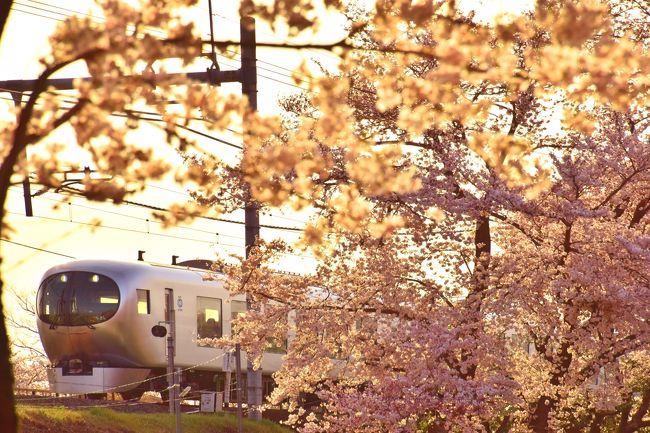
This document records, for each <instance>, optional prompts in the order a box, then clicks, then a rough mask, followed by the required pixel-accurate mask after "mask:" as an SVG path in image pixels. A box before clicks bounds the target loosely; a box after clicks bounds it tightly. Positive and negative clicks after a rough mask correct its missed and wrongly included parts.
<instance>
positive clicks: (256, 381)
mask: <svg viewBox="0 0 650 433" xmlns="http://www.w3.org/2000/svg"><path fill="white" fill-rule="evenodd" d="M239 31H240V35H241V53H242V54H241V71H242V93H243V94H244V95H246V96H247V97H248V105H249V108H250V110H251V111H257V64H256V47H255V45H256V42H255V19H254V18H252V17H243V18H242V19H241V20H240V22H239ZM245 128H246V126H245ZM244 132H245V131H244ZM249 193H250V191H249ZM244 225H245V229H246V234H245V237H246V239H245V241H246V257H247V258H248V256H249V254H250V250H251V248H252V247H253V245H255V241H256V240H257V239H258V238H259V236H260V215H259V205H258V204H257V203H256V202H255V201H254V200H253V199H252V197H249V198H248V199H247V200H246V204H245V207H244ZM246 306H247V308H248V309H250V307H251V299H250V297H248V296H247V298H246ZM247 360H248V362H247V364H246V370H247V371H246V378H247V381H246V385H247V391H248V392H247V400H248V417H249V418H250V419H255V420H260V419H262V412H261V411H260V406H261V405H262V370H261V369H257V370H256V369H255V368H254V367H253V363H252V362H251V361H250V359H248V357H247Z"/></svg>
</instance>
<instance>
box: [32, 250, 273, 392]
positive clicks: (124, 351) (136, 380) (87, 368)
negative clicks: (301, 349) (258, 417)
mask: <svg viewBox="0 0 650 433" xmlns="http://www.w3.org/2000/svg"><path fill="white" fill-rule="evenodd" d="M172 262H173V264H169V265H168V264H156V263H150V262H145V261H143V260H138V261H132V262H126V261H113V260H75V261H71V262H68V263H65V264H61V265H58V266H54V267H52V268H50V269H49V270H47V271H46V272H45V274H44V275H43V277H42V279H41V282H40V284H39V288H38V293H37V301H36V309H37V326H38V332H39V335H40V339H41V342H42V344H43V348H44V350H45V353H46V354H47V356H48V358H49V361H50V367H48V370H47V377H48V381H49V384H50V389H51V390H52V391H54V392H57V393H61V394H89V395H103V394H106V393H121V394H122V395H123V397H125V398H129V399H131V398H137V397H138V396H139V395H141V394H142V393H143V392H144V391H158V392H162V393H164V392H165V390H166V389H168V382H167V377H166V373H167V350H168V349H167V344H168V341H167V338H159V337H160V335H158V336H156V335H154V333H155V331H154V332H152V330H154V328H155V329H157V330H158V331H160V330H161V328H160V327H161V326H165V327H166V329H168V328H170V325H169V323H170V320H169V319H170V318H169V317H168V316H169V315H170V314H173V317H174V323H175V345H176V349H175V353H174V365H175V367H177V368H180V369H181V371H182V375H181V386H182V387H185V386H190V387H191V388H192V389H193V390H210V391H216V392H219V391H220V392H225V393H229V394H228V395H233V396H234V394H232V389H233V388H234V387H236V386H237V385H236V383H234V381H233V382H231V381H230V380H226V373H228V372H229V371H230V370H231V369H232V365H230V366H229V365H227V364H228V363H224V360H223V359H224V357H226V356H228V355H227V354H226V352H225V351H224V349H220V348H215V347H213V346H211V345H207V344H204V341H205V340H202V339H205V338H219V337H222V336H229V335H231V334H232V332H233V329H232V321H233V319H234V318H235V317H236V316H237V315H238V314H241V313H242V312H244V311H246V299H245V297H244V295H235V296H230V294H229V293H228V291H227V290H226V288H225V284H224V283H225V276H224V275H222V274H219V273H215V272H212V271H210V270H208V268H209V261H205V260H194V261H189V262H182V263H178V264H176V263H175V262H176V260H175V259H174V260H173V261H172ZM208 277H209V278H208ZM170 302H173V310H174V311H173V313H170V310H171V308H170V305H169V303H170ZM163 331H165V330H163ZM284 350H285V349H284V348H283V347H282V344H279V345H270V346H269V350H268V351H267V352H265V353H264V355H263V357H262V362H261V369H262V389H263V395H268V394H269V393H270V392H271V391H272V390H273V387H274V386H275V384H274V382H273V378H272V374H273V373H274V372H275V371H277V370H278V369H279V368H280V366H281V363H282V357H283V352H284ZM229 359H230V358H229ZM240 363H241V364H240V367H241V368H242V370H243V371H246V364H247V359H246V353H245V352H244V351H242V356H241V360H240ZM231 364H232V363H231ZM233 376H234V375H233ZM245 376H246V375H245V374H242V384H241V387H240V388H241V389H243V390H245V389H246V384H245V382H244V380H245ZM233 379H234V378H233ZM226 383H231V386H229V387H228V389H225V386H226ZM233 400H234V399H232V398H231V399H230V401H233Z"/></svg>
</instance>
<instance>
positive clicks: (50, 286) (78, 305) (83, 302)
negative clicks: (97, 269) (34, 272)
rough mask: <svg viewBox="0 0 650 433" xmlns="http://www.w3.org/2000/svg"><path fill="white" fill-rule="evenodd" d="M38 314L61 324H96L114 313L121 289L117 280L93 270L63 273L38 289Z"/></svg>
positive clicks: (53, 322)
mask: <svg viewBox="0 0 650 433" xmlns="http://www.w3.org/2000/svg"><path fill="white" fill-rule="evenodd" d="M37 302H38V305H37V308H38V317H39V318H40V319H41V320H42V321H43V322H45V323H49V324H51V325H62V326H81V325H93V324H96V323H101V322H104V321H106V320H108V319H110V318H111V317H113V315H114V314H115V312H116V311H117V308H118V307H119V305H120V291H119V289H118V287H117V284H116V283H115V281H113V280H111V279H110V278H108V277H106V276H104V275H100V274H96V273H93V272H81V271H73V272H63V273H60V274H54V275H50V276H49V277H47V278H46V279H45V280H44V281H43V283H41V286H40V287H39V289H38V301H37Z"/></svg>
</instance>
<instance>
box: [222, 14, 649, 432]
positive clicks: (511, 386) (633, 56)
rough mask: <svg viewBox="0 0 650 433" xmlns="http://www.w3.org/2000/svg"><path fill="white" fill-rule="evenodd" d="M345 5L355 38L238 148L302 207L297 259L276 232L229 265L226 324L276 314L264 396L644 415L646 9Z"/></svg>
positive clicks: (545, 427)
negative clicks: (280, 349)
mask: <svg viewBox="0 0 650 433" xmlns="http://www.w3.org/2000/svg"><path fill="white" fill-rule="evenodd" d="M285 3H286V2H276V4H275V7H276V8H281V7H284V6H282V5H283V4H285ZM635 5H636V6H635ZM262 13H265V12H264V10H263V11H262ZM348 14H349V17H350V18H351V22H352V23H351V27H350V30H351V36H350V38H349V44H350V45H351V46H354V47H356V48H355V49H350V50H346V51H344V52H343V61H342V64H341V66H340V68H339V69H338V70H337V71H332V72H331V73H328V74H325V76H324V77H323V76H320V77H319V76H314V77H312V78H311V80H312V87H311V89H310V92H306V93H305V94H304V95H301V96H296V97H291V98H288V99H287V100H285V101H284V107H285V108H286V109H287V111H288V113H289V115H288V117H287V119H285V124H284V128H278V129H277V130H275V131H273V133H272V134H271V135H268V134H266V135H260V136H258V137H250V140H249V142H248V143H249V146H248V147H247V149H246V153H245V155H244V162H245V164H242V167H241V171H243V172H244V177H245V179H246V180H247V181H248V182H250V183H251V185H252V188H253V194H254V196H255V197H256V198H257V199H258V200H259V201H260V202H262V203H266V204H268V205H272V206H273V205H275V206H277V205H291V206H294V207H295V208H297V209H301V208H302V207H303V206H307V205H309V206H314V207H315V208H316V209H317V214H318V215H317V217H316V218H315V220H314V221H313V223H312V224H311V225H310V226H309V227H308V228H307V229H306V232H305V236H304V241H303V242H304V244H303V247H304V248H306V249H308V250H311V251H312V252H313V253H314V254H315V255H316V256H317V257H322V258H323V259H324V260H323V262H322V265H321V266H320V267H319V268H318V270H317V271H316V272H315V274H314V275H307V276H303V277H300V278H298V277H287V276H282V275H275V274H274V273H273V257H274V256H273V252H274V251H277V250H278V249H280V250H282V248H286V247H282V246H280V245H278V244H277V243H272V244H269V245H262V246H260V249H259V250H258V252H257V255H256V256H255V257H254V258H252V259H250V260H249V261H248V262H244V263H243V264H242V265H241V266H239V267H230V268H229V270H228V274H229V276H230V280H229V287H230V289H231V290H232V291H233V292H246V293H248V294H249V295H250V296H252V297H253V299H254V300H255V301H256V302H257V303H258V308H257V310H256V311H253V312H249V314H248V315H247V316H244V317H242V318H241V324H240V326H241V328H242V331H241V332H240V333H239V334H238V337H239V339H240V341H241V342H242V343H243V344H244V345H246V346H247V347H248V348H249V349H250V350H252V351H256V353H258V354H259V353H261V351H262V350H263V349H264V345H265V344H266V341H268V339H272V340H273V339H274V340H278V339H281V338H283V337H282V336H283V335H287V334H288V335H290V336H291V339H290V343H289V352H288V354H287V357H286V360H285V363H284V365H283V368H282V370H281V371H280V372H279V373H278V374H277V375H276V378H277V380H278V382H279V387H278V389H277V390H276V391H275V393H274V395H273V401H274V402H275V403H279V402H283V401H285V402H286V401H289V403H288V404H289V407H290V409H293V410H295V416H294V417H293V418H292V420H291V421H294V422H296V423H298V424H299V425H301V427H302V429H303V431H308V432H311V431H346V432H347V431H377V432H380V431H431V432H443V431H445V432H447V431H449V432H455V431H467V432H474V431H487V432H506V431H530V432H548V431H565V432H582V431H592V432H596V431H620V432H633V431H641V430H642V429H643V428H645V427H648V426H649V425H650V421H649V420H648V418H649V417H648V413H647V412H648V408H649V406H650V390H649V389H648V386H647V381H646V380H645V374H646V373H647V368H648V365H647V362H646V361H647V353H646V350H647V348H648V337H649V335H650V334H649V333H648V331H649V329H648V324H647V320H648V310H647V305H648V296H649V294H650V292H649V287H648V272H647V260H648V258H649V257H650V256H649V255H648V249H647V248H648V241H647V231H646V230H647V229H646V225H647V213H648V211H649V210H650V205H649V202H648V196H647V191H648V186H649V185H648V181H649V180H650V178H649V177H648V174H649V173H648V169H649V168H650V167H649V166H648V162H647V161H648V151H649V150H650V149H649V148H648V144H647V138H648V135H647V128H648V121H647V111H646V110H645V101H646V97H647V90H646V89H647V88H646V84H645V81H646V76H647V75H646V73H645V71H646V70H647V68H648V64H647V61H646V60H644V59H643V58H642V57H643V56H642V55H640V54H639V53H642V52H645V51H644V50H645V33H644V31H645V25H644V23H645V22H646V21H644V18H641V17H645V19H647V12H646V11H644V10H643V9H642V8H641V7H640V6H639V5H638V4H637V3H636V2H614V3H611V4H609V3H606V2H598V1H592V2H550V1H549V2H541V1H540V2H538V3H537V5H536V8H535V10H533V11H531V12H530V13H529V14H526V15H524V16H519V17H513V16H509V17H500V18H497V20H496V21H495V22H494V23H490V24H483V23H481V22H479V21H478V20H477V19H476V17H475V16H473V15H472V14H471V13H468V12H467V11H463V10H460V9H457V8H455V7H454V4H453V2H423V3H418V4H413V3H411V2H380V4H379V6H378V7H377V9H376V10H375V11H374V14H370V18H368V15H367V14H358V13H355V11H354V10H349V11H348ZM631 17H633V18H634V19H633V20H632V19H630V18H631ZM301 72H302V73H303V74H305V73H308V71H306V70H303V71H301ZM305 396H307V397H305ZM309 403H313V404H315V405H316V406H318V407H317V409H314V410H305V408H304V406H305V405H307V406H310V404H309Z"/></svg>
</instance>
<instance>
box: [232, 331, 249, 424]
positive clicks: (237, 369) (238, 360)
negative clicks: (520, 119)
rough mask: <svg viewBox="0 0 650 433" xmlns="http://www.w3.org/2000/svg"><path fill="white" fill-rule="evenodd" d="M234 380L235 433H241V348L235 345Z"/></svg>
mask: <svg viewBox="0 0 650 433" xmlns="http://www.w3.org/2000/svg"><path fill="white" fill-rule="evenodd" d="M235 363H236V364H235V380H236V381H237V432H238V433H242V414H241V347H240V346H239V343H237V344H235ZM249 410H250V409H249Z"/></svg>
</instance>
